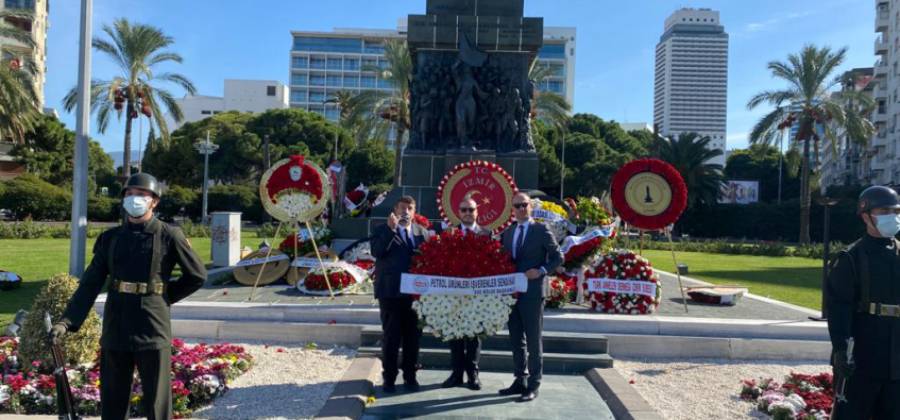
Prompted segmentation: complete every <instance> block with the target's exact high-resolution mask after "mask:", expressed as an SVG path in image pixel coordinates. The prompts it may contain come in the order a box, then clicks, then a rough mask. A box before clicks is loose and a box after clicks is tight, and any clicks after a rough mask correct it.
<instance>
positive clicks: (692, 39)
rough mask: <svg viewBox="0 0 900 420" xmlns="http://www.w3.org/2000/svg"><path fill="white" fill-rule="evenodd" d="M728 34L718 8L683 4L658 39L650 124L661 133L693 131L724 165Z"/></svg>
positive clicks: (668, 21) (675, 134)
mask: <svg viewBox="0 0 900 420" xmlns="http://www.w3.org/2000/svg"><path fill="white" fill-rule="evenodd" d="M727 99H728V34H727V33H725V27H724V26H722V24H721V21H720V20H719V12H717V11H714V10H710V9H681V10H678V11H676V12H675V13H673V14H672V15H671V16H669V18H668V19H666V23H665V29H664V32H663V34H662V36H661V37H660V39H659V43H658V44H656V77H655V88H654V95H653V123H654V126H656V127H657V130H659V134H661V135H663V136H667V137H669V136H678V135H680V134H681V133H689V132H696V133H699V134H700V135H701V136H709V137H710V139H712V141H711V142H710V146H711V147H713V148H716V149H719V150H721V151H722V155H721V156H719V157H717V158H715V159H712V161H711V163H718V164H721V165H725V139H726V106H727Z"/></svg>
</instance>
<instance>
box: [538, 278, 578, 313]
mask: <svg viewBox="0 0 900 420" xmlns="http://www.w3.org/2000/svg"><path fill="white" fill-rule="evenodd" d="M549 280H550V283H549V284H550V288H549V290H548V296H547V300H546V301H545V304H544V307H546V308H554V309H555V308H562V307H563V306H565V305H566V303H569V302H572V301H574V300H575V294H576V291H577V290H578V289H577V286H576V282H577V281H578V279H577V278H576V277H575V276H570V275H568V274H566V273H560V274H557V275H555V276H553V277H550V279H549Z"/></svg>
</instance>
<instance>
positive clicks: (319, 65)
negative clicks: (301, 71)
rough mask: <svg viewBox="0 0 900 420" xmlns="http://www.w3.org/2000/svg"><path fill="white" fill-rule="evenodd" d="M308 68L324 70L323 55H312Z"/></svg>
mask: <svg viewBox="0 0 900 420" xmlns="http://www.w3.org/2000/svg"><path fill="white" fill-rule="evenodd" d="M309 68H311V69H320V70H325V57H312V58H310V59H309Z"/></svg>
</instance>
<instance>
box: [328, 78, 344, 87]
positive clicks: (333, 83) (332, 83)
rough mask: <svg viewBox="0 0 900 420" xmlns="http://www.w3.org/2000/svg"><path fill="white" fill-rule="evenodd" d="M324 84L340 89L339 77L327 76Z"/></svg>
mask: <svg viewBox="0 0 900 420" xmlns="http://www.w3.org/2000/svg"><path fill="white" fill-rule="evenodd" d="M325 84H326V85H328V86H329V87H340V86H341V76H332V75H328V77H327V78H326V81H325Z"/></svg>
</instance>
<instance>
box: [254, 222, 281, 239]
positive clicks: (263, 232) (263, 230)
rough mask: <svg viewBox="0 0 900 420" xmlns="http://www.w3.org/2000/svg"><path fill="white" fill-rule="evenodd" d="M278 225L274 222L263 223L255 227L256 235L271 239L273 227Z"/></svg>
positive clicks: (273, 234)
mask: <svg viewBox="0 0 900 420" xmlns="http://www.w3.org/2000/svg"><path fill="white" fill-rule="evenodd" d="M277 227H278V226H277V225H276V224H274V223H263V224H261V225H259V228H258V229H256V237H257V238H264V239H272V238H274V237H275V229H276V228H277Z"/></svg>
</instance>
